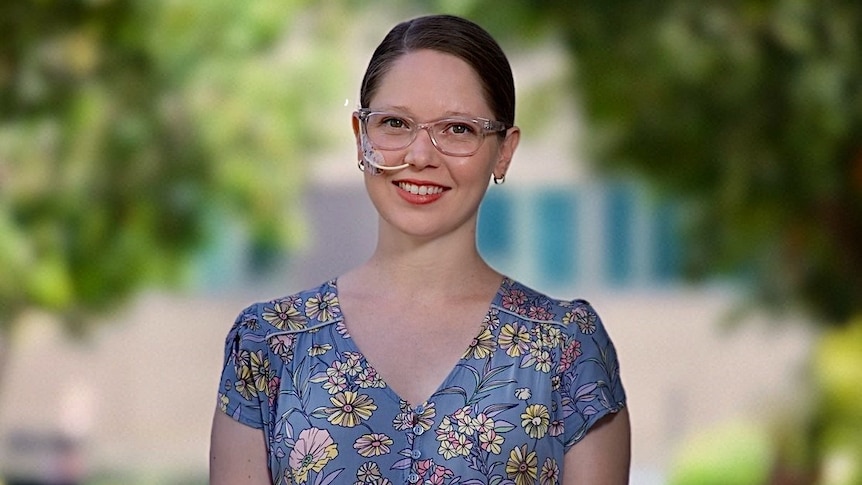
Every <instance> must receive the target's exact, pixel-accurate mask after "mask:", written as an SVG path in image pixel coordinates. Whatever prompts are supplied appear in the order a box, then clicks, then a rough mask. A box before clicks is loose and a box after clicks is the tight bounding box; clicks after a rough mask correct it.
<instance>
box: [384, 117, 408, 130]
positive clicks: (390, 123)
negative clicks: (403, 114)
mask: <svg viewBox="0 0 862 485" xmlns="http://www.w3.org/2000/svg"><path fill="white" fill-rule="evenodd" d="M379 124H380V126H382V127H384V128H391V129H400V128H407V127H408V126H407V122H406V121H405V120H404V119H402V118H398V117H396V116H384V117H383V118H381V120H380V123H379Z"/></svg>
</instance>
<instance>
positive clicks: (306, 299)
mask: <svg viewBox="0 0 862 485" xmlns="http://www.w3.org/2000/svg"><path fill="white" fill-rule="evenodd" d="M340 320H341V309H340V306H339V304H338V291H337V287H336V284H335V280H330V281H327V282H325V283H323V284H321V285H319V286H316V287H314V288H309V289H307V290H303V291H299V292H297V293H293V294H290V295H286V296H282V297H278V298H274V299H271V300H265V301H258V302H255V303H252V304H251V305H249V306H247V307H245V308H244V309H243V310H242V311H241V312H240V313H239V315H238V316H237V317H236V321H235V324H234V330H235V332H236V333H237V334H239V335H250V334H251V335H256V336H258V337H263V338H265V337H267V336H270V335H272V334H275V333H297V332H304V331H308V330H313V329H315V328H318V327H320V326H322V325H327V324H329V323H334V322H337V321H340Z"/></svg>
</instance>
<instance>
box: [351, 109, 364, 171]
mask: <svg viewBox="0 0 862 485" xmlns="http://www.w3.org/2000/svg"><path fill="white" fill-rule="evenodd" d="M351 124H352V125H353V137H354V138H355V140H356V159H357V160H362V142H361V139H360V137H359V114H358V113H357V112H356V111H354V112H353V116H352V118H351Z"/></svg>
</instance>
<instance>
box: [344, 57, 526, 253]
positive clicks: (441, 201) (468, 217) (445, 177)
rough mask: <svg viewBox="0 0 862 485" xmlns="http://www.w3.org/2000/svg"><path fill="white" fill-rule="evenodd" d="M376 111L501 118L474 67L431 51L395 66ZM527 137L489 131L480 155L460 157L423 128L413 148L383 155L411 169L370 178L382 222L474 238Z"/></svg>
mask: <svg viewBox="0 0 862 485" xmlns="http://www.w3.org/2000/svg"><path fill="white" fill-rule="evenodd" d="M368 107H369V108H370V109H372V110H374V111H385V112H389V113H393V114H397V115H399V116H403V117H406V118H411V119H412V120H414V121H415V122H416V123H424V122H428V121H434V120H438V119H441V118H447V117H463V118H477V117H478V118H486V119H491V120H493V119H494V115H493V113H492V112H491V108H490V107H489V106H488V103H487V102H486V101H485V97H484V92H483V89H482V85H481V83H480V81H479V77H478V75H477V74H476V73H475V72H474V71H473V68H472V67H470V65H469V64H467V63H466V62H464V61H462V60H461V59H459V58H458V57H455V56H452V55H450V54H444V53H441V52H438V51H434V50H427V49H426V50H418V51H414V52H411V53H408V54H405V55H403V56H401V57H400V58H398V59H397V60H396V61H394V62H393V64H392V65H391V66H390V69H389V71H388V72H387V73H386V74H385V75H384V76H383V78H382V79H381V82H380V84H379V86H378V88H377V91H376V93H375V94H374V96H373V97H372V98H371V102H370V105H369V106H368ZM353 123H354V124H353V128H354V133H356V134H357V137H356V138H357V150H358V152H359V153H358V155H360V156H361V147H360V144H359V134H358V127H359V126H358V124H359V122H358V120H357V119H356V118H354V122H353ZM519 137H520V132H519V131H518V129H517V128H510V129H509V130H508V132H507V136H506V138H505V139H501V138H500V137H499V136H498V135H497V134H494V133H489V134H487V136H486V137H485V139H484V142H483V143H482V145H481V147H480V148H479V150H478V151H477V152H476V153H474V154H473V155H470V156H466V157H458V156H450V155H445V154H443V153H441V152H440V151H438V150H437V148H436V147H435V146H434V145H433V143H432V141H431V138H430V136H429V133H428V131H427V130H419V131H418V133H417V135H416V138H415V139H414V141H413V142H412V143H411V144H410V145H409V146H407V147H406V148H403V149H400V150H379V153H380V154H382V156H383V157H384V158H385V160H386V162H385V165H387V166H396V165H402V164H406V165H407V166H406V167H405V168H403V169H400V170H393V171H384V172H383V173H381V174H379V175H371V174H368V173H366V175H365V185H366V188H367V190H368V193H369V196H370V197H371V200H372V202H373V203H374V206H375V207H376V208H377V211H378V213H379V214H380V216H381V218H382V221H381V224H384V225H386V226H387V227H388V228H391V229H394V230H395V231H397V232H399V233H403V234H407V235H410V236H413V237H418V238H421V239H433V238H436V237H442V236H445V235H448V234H450V233H454V232H461V231H468V232H469V233H470V234H471V235H472V237H473V238H474V237H475V234H474V230H475V221H476V214H477V211H478V208H479V203H480V202H481V201H482V197H483V196H484V194H485V190H486V189H487V188H488V182H489V181H490V178H491V174H492V173H493V174H495V175H496V176H498V177H499V176H502V175H504V174H505V173H506V169H507V168H508V165H509V162H510V161H511V159H512V155H513V154H514V151H515V148H516V147H517V145H518V141H519Z"/></svg>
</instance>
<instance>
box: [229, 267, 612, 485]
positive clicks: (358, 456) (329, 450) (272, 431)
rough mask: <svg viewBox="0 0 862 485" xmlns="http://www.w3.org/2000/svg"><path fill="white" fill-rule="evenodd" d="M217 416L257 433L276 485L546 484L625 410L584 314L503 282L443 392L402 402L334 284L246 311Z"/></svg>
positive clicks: (597, 331) (579, 303)
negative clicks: (591, 435)
mask: <svg viewBox="0 0 862 485" xmlns="http://www.w3.org/2000/svg"><path fill="white" fill-rule="evenodd" d="M218 398H219V405H220V408H221V410H222V411H224V412H225V413H227V414H228V415H229V416H231V417H233V418H234V419H236V420H237V421H239V422H241V423H244V424H246V425H249V426H252V427H254V428H260V429H262V430H263V432H264V435H265V438H266V446H267V450H268V453H269V467H270V470H271V473H272V478H273V482H274V483H275V484H299V483H308V484H309V485H327V484H343V483H353V484H356V485H362V484H380V485H383V484H404V483H407V484H414V483H424V484H447V485H451V484H463V485H479V484H498V485H502V484H515V485H527V484H534V483H540V484H543V485H545V484H554V483H558V482H559V479H560V475H561V473H562V465H563V455H564V453H565V452H566V451H567V450H568V449H569V448H571V447H572V445H574V444H575V443H577V442H578V441H579V440H580V439H581V438H583V437H584V435H585V434H586V433H587V431H588V430H589V429H590V427H591V426H592V425H593V424H595V423H596V421H598V420H599V419H601V418H602V417H603V416H605V415H606V414H608V413H613V412H617V411H619V410H620V409H622V408H623V406H624V405H625V393H624V391H623V387H622V384H621V382H620V376H619V367H618V363H617V356H616V352H615V350H614V347H613V344H612V343H611V341H610V339H609V337H608V334H607V333H606V331H605V329H604V327H603V326H602V323H601V321H600V320H599V317H598V316H597V315H596V313H595V311H594V310H593V309H592V307H591V306H590V305H589V304H588V303H587V302H585V301H583V300H574V301H559V300H553V299H550V298H548V297H547V296H545V295H543V294H541V293H539V292H536V291H534V290H531V289H529V288H527V287H525V286H524V285H521V284H520V283H517V282H515V281H513V280H511V279H508V278H507V279H505V280H504V281H503V284H502V285H501V286H500V288H499V290H498V292H497V294H496V296H495V297H494V300H493V302H492V303H491V306H490V308H489V309H488V312H487V314H486V315H485V319H484V321H483V323H482V326H481V329H480V332H479V334H478V335H477V336H476V337H475V338H474V339H473V341H472V343H471V345H470V346H469V347H468V348H467V349H466V351H465V352H464V354H463V356H462V358H461V360H460V361H459V362H458V364H457V365H456V366H455V368H454V369H452V371H451V372H450V374H449V376H448V377H447V378H446V380H445V381H444V382H443V383H442V384H441V386H440V387H439V389H438V390H437V391H436V392H435V393H434V394H433V395H432V396H431V397H430V398H429V399H428V400H427V401H426V402H423V403H421V404H419V405H416V406H411V405H410V404H409V403H407V402H406V401H405V400H403V399H401V398H400V397H399V396H398V395H396V394H395V392H394V391H393V390H392V389H390V388H389V387H388V386H387V385H386V382H385V381H384V380H383V378H382V377H381V376H380V375H378V374H377V372H376V371H375V370H374V368H373V367H371V366H370V365H369V363H368V362H367V361H366V360H365V358H364V357H363V355H362V352H361V350H360V349H358V348H357V347H356V345H355V343H354V342H353V340H352V339H351V338H350V335H349V333H348V331H347V328H346V327H345V325H344V317H343V315H342V313H341V309H340V306H339V303H338V287H337V282H336V281H330V282H327V283H325V284H323V285H321V286H320V287H318V288H314V289H311V290H308V291H303V292H300V293H298V294H295V295H292V296H288V297H286V298H281V299H276V300H272V301H268V302H262V303H257V304H255V305H252V306H250V307H248V308H247V309H245V310H244V311H243V312H242V313H241V314H240V315H239V317H238V318H237V320H236V323H235V324H234V326H233V328H232V329H231V330H230V332H229V334H228V337H227V341H226V348H225V366H224V371H223V374H222V379H221V388H220V392H219V397H218Z"/></svg>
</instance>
